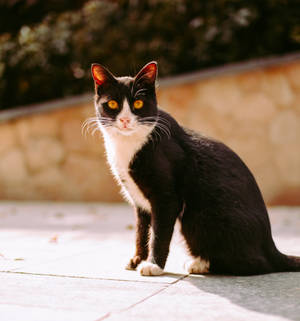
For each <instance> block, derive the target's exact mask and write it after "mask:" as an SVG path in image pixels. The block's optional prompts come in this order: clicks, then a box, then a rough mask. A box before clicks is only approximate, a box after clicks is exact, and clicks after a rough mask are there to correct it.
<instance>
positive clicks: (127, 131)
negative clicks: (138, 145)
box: [116, 128, 136, 136]
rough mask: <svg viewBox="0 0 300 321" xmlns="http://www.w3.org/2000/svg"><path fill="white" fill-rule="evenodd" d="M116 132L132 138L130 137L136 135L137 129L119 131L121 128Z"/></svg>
mask: <svg viewBox="0 0 300 321" xmlns="http://www.w3.org/2000/svg"><path fill="white" fill-rule="evenodd" d="M116 132H117V133H118V134H121V135H124V136H130V135H132V134H134V133H135V132H136V130H135V129H119V128H117V129H116Z"/></svg>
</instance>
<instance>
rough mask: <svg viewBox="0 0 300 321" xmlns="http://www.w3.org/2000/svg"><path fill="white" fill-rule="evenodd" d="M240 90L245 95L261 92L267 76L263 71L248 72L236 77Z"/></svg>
mask: <svg viewBox="0 0 300 321" xmlns="http://www.w3.org/2000/svg"><path fill="white" fill-rule="evenodd" d="M236 78H237V84H238V86H239V88H240V89H241V90H242V91H243V92H244V93H245V94H248V93H253V92H259V91H260V90H261V86H262V83H263V82H264V81H265V78H266V75H265V73H264V71H263V70H257V71H248V72H244V73H242V74H240V75H236Z"/></svg>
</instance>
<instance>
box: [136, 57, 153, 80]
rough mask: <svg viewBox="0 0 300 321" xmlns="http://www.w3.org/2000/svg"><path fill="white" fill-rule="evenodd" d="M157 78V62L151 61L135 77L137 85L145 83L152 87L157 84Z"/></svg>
mask: <svg viewBox="0 0 300 321" xmlns="http://www.w3.org/2000/svg"><path fill="white" fill-rule="evenodd" d="M156 76H157V62H156V61H151V62H149V63H148V64H147V65H145V66H144V67H143V68H142V69H141V70H140V71H139V72H138V74H137V75H136V76H135V83H137V82H143V83H148V84H151V85H154V84H155V80H156Z"/></svg>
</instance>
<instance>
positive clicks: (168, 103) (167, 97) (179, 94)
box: [158, 84, 197, 124]
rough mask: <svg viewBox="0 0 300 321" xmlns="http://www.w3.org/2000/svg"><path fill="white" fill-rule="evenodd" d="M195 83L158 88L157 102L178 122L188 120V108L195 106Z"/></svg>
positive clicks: (184, 122)
mask: <svg viewBox="0 0 300 321" xmlns="http://www.w3.org/2000/svg"><path fill="white" fill-rule="evenodd" d="M196 92H197V84H185V85H180V86H174V87H167V88H162V89H159V90H158V103H159V105H160V106H161V107H162V109H164V110H166V111H167V112H169V113H171V114H172V115H173V117H175V118H176V119H177V120H178V121H179V122H180V123H183V124H186V123H187V122H188V117H189V113H188V110H189V109H191V108H195V104H196V103H197V100H196V98H197V97H196Z"/></svg>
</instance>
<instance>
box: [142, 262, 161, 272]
mask: <svg viewBox="0 0 300 321" xmlns="http://www.w3.org/2000/svg"><path fill="white" fill-rule="evenodd" d="M139 271H140V274H141V275H144V276H149V275H162V274H163V273H164V270H163V269H162V268H160V267H159V266H158V265H156V264H153V263H151V262H147V261H146V262H143V263H141V265H140V266H139Z"/></svg>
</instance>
